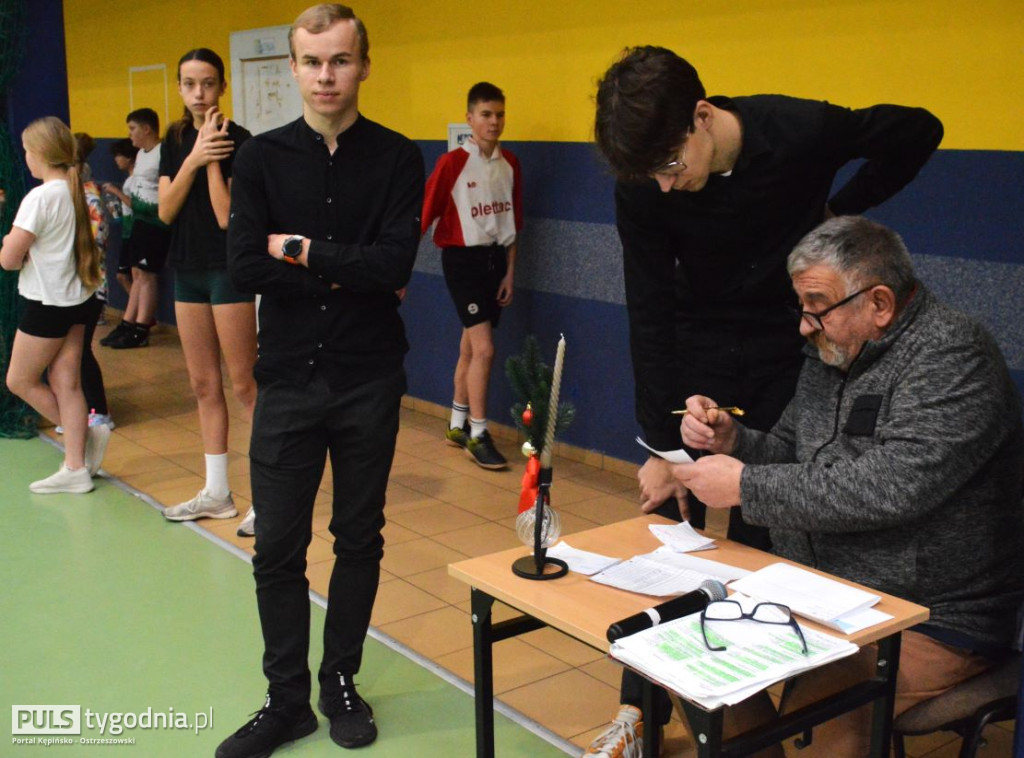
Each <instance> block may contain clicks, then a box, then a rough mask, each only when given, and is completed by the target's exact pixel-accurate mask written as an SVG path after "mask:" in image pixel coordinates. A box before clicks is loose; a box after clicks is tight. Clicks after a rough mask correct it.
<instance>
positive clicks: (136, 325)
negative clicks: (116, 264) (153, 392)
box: [101, 108, 171, 349]
mask: <svg viewBox="0 0 1024 758" xmlns="http://www.w3.org/2000/svg"><path fill="white" fill-rule="evenodd" d="M126 120H127V122H128V136H129V138H130V139H131V141H132V145H134V146H135V147H137V148H138V149H139V152H138V153H137V154H136V156H135V171H134V173H133V174H132V185H131V194H130V199H131V206H132V227H131V245H130V249H131V253H132V259H131V265H132V280H131V289H130V290H129V292H128V306H127V307H126V308H125V311H124V318H123V319H122V320H121V323H120V324H119V325H118V327H117V329H115V330H114V331H112V332H111V333H110V334H108V335H107V336H106V337H105V338H104V339H103V340H101V344H104V345H107V346H108V347H112V348H116V349H123V348H134V347H145V346H146V345H148V344H149V329H150V327H151V326H152V325H153V324H154V323H155V322H156V307H157V299H158V297H159V292H160V290H159V286H160V285H159V281H158V276H159V274H160V271H161V269H163V267H164V262H165V261H166V260H167V251H168V249H169V247H170V243H171V233H170V229H169V228H168V227H167V225H166V224H165V223H163V222H162V221H161V220H160V218H159V216H158V215H157V186H158V184H159V180H160V117H159V116H157V114H156V111H154V110H153V109H152V108H139V109H138V110H134V111H132V112H131V113H129V114H128V118H127V119H126Z"/></svg>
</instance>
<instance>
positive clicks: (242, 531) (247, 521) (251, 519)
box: [236, 508, 256, 537]
mask: <svg viewBox="0 0 1024 758" xmlns="http://www.w3.org/2000/svg"><path fill="white" fill-rule="evenodd" d="M236 534H237V535H238V536H239V537H255V536H256V509H255V508H249V512H248V513H247V514H245V518H244V519H242V523H241V524H239V525H238V531H237V532H236Z"/></svg>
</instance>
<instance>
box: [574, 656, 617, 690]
mask: <svg viewBox="0 0 1024 758" xmlns="http://www.w3.org/2000/svg"><path fill="white" fill-rule="evenodd" d="M579 669H580V671H582V672H583V673H584V674H589V675H590V676H592V677H594V678H595V679H599V680H601V681H602V682H604V683H605V684H607V685H609V686H610V687H618V686H619V683H620V682H621V681H622V666H621V665H620V664H618V663H616V662H615V661H613V660H612V659H611V658H609V657H608V656H604V657H602V658H599V659H597V660H596V661H593V662H591V663H587V664H584V665H583V666H580V667H579Z"/></svg>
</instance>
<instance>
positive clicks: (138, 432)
mask: <svg viewBox="0 0 1024 758" xmlns="http://www.w3.org/2000/svg"><path fill="white" fill-rule="evenodd" d="M114 420H115V422H116V421H117V419H116V417H115V419H114ZM181 431H182V428H181V427H180V426H178V425H177V424H173V423H171V422H170V421H167V420H166V419H163V418H155V419H149V420H146V421H140V422H139V423H136V424H125V425H120V424H119V425H118V427H117V430H116V433H117V434H120V435H121V436H122V437H125V438H127V439H130V440H135V441H142V440H148V439H151V438H153V437H158V438H159V437H163V436H164V435H170V434H179V433H180V432H181Z"/></svg>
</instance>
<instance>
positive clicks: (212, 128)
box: [188, 106, 235, 167]
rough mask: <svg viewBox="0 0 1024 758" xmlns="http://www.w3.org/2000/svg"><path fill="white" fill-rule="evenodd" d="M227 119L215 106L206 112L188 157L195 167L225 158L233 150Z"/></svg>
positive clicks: (233, 145)
mask: <svg viewBox="0 0 1024 758" xmlns="http://www.w3.org/2000/svg"><path fill="white" fill-rule="evenodd" d="M229 123H231V122H230V120H229V119H228V118H226V117H225V116H224V114H223V113H221V112H220V111H219V110H218V109H217V107H216V106H214V107H213V108H210V110H208V111H207V112H206V120H205V121H203V125H202V126H201V127H199V136H197V137H196V144H195V145H194V146H193V148H192V152H191V153H189V155H188V160H190V161H192V162H193V163H194V164H195V165H196V166H197V167H199V166H206V165H208V164H210V163H214V162H216V161H221V160H224V159H225V158H227V157H228V156H229V155H231V153H232V152H233V151H234V149H235V143H234V141H233V140H232V139H231V137H229V136H228V124H229Z"/></svg>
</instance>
